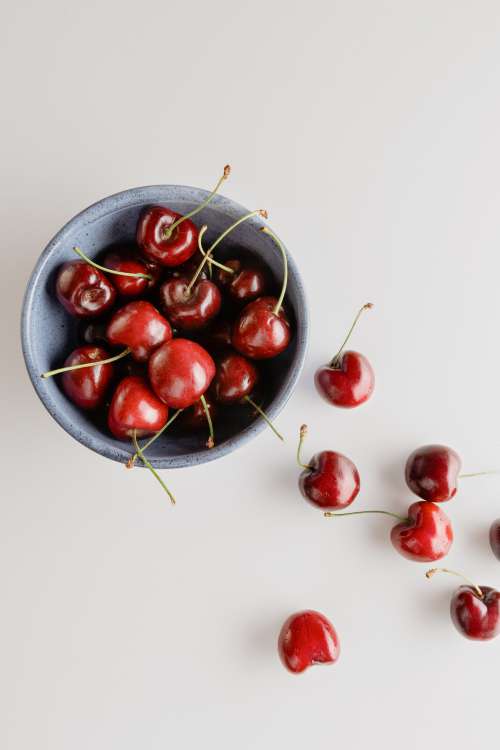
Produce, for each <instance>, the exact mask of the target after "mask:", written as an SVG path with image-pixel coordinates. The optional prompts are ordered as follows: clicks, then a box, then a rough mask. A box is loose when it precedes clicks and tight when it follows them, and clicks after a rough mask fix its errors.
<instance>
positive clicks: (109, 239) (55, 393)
mask: <svg viewBox="0 0 500 750" xmlns="http://www.w3.org/2000/svg"><path fill="white" fill-rule="evenodd" d="M207 195H208V193H207V191H206V190H201V189H199V188H192V187H185V186H182V185H151V186H148V187H139V188H132V189H131V190H125V191H124V192H122V193H117V194H116V195H111V196H109V197H107V198H104V199H103V200H101V201H99V202H98V203H94V204H93V205H92V206H90V207H89V208H87V209H85V210H84V211H82V212H81V213H79V214H78V215H77V216H75V217H74V218H73V219H71V221H69V222H68V223H67V224H66V225H65V226H64V227H63V228H62V229H61V231H60V232H58V233H57V234H56V236H55V237H54V238H53V239H52V240H51V242H49V244H48V245H47V247H46V248H45V250H44V251H43V253H42V255H41V256H40V258H39V260H38V262H37V264H36V266H35V269H34V271H33V273H32V275H31V278H30V280H29V283H28V287H27V290H26V294H25V297H24V303H23V310H22V320H21V336H22V347H23V354H24V358H25V361H26V367H27V369H28V372H29V375H30V378H31V381H32V383H33V386H34V388H35V390H36V392H37V394H38V396H39V397H40V399H41V401H42V403H43V404H44V406H45V407H46V409H47V410H48V412H49V413H50V414H51V415H52V416H53V417H54V419H55V420H56V421H57V422H58V423H59V424H60V425H61V427H62V428H63V429H64V430H66V432H68V433H69V434H70V435H72V436H73V437H74V438H75V439H76V440H78V441H79V442H80V443H82V444H83V445H85V446H87V447H88V448H90V449H91V450H93V451H96V452H97V453H99V454H101V455H102V456H106V457H107V458H111V459H113V460H114V461H119V462H120V463H125V462H126V461H127V460H128V459H129V457H130V454H131V450H130V446H128V445H127V444H126V443H122V442H121V441H119V440H116V439H115V438H113V436H112V435H110V434H109V433H108V431H107V429H106V428H105V427H102V426H99V425H98V424H96V423H95V422H93V421H92V420H91V419H90V418H89V416H88V414H85V413H83V412H82V411H80V409H78V408H77V407H76V406H75V405H74V404H72V403H71V401H69V399H68V398H67V396H66V395H65V394H64V391H63V390H62V387H61V383H60V381H59V380H58V378H57V377H56V378H49V379H47V380H44V379H42V378H41V377H40V374H41V373H42V372H45V371H46V370H49V369H51V368H53V367H56V366H59V365H61V364H62V363H63V362H64V360H65V359H66V357H67V356H68V353H69V352H70V351H71V350H72V349H75V348H76V346H77V345H78V343H79V340H78V338H77V331H76V329H77V323H76V322H75V319H74V318H71V317H70V316H69V315H68V314H67V312H66V311H65V310H64V308H63V307H62V306H61V305H60V303H59V302H58V300H57V298H56V296H55V291H54V285H55V277H56V274H57V270H58V268H59V266H60V265H61V263H64V262H65V261H69V260H74V258H75V256H74V253H73V251H72V247H73V246H74V245H78V246H80V247H81V248H82V250H84V252H86V253H87V254H88V255H89V256H90V257H95V256H96V255H97V253H99V252H100V251H101V250H103V249H104V248H106V247H109V246H114V245H117V244H119V243H122V242H123V243H124V244H129V243H131V242H134V241H135V231H136V224H137V220H138V217H139V214H140V213H141V211H142V209H143V208H144V207H145V206H148V205H158V204H163V205H165V206H169V207H171V208H173V209H174V210H176V211H179V212H180V213H186V212H187V211H189V210H190V209H192V208H194V207H195V206H196V205H197V204H199V203H200V202H201V201H202V200H203V199H204V198H206V196H207ZM245 213H248V210H247V209H246V208H244V207H243V206H240V205H239V204H237V203H235V202H234V201H232V200H229V199H228V198H224V197H222V196H216V198H215V199H214V200H213V202H212V203H211V204H210V205H209V206H207V207H206V208H205V209H204V210H203V211H201V212H200V213H199V214H198V215H197V216H196V224H197V226H201V225H202V224H208V226H209V231H208V232H207V235H208V237H207V241H211V239H212V237H214V238H215V237H216V236H217V235H218V234H219V233H220V232H222V231H223V230H224V229H225V228H226V227H227V226H228V225H229V224H231V223H232V222H234V221H235V220H236V219H238V218H240V217H241V216H242V215H243V214H245ZM262 225H263V222H262V220H261V219H260V218H259V217H253V218H252V219H250V220H249V221H247V222H245V223H244V224H241V225H240V226H239V227H238V228H237V229H236V230H235V231H234V232H233V234H232V241H231V244H232V248H233V257H234V246H235V245H236V244H237V245H238V246H239V247H243V248H247V249H248V250H250V251H253V252H254V253H255V254H256V255H258V256H259V257H260V258H261V259H262V261H263V262H264V263H265V264H266V265H267V266H268V267H269V268H270V269H271V271H272V273H273V275H274V276H275V278H276V279H278V280H279V279H281V276H282V260H281V257H280V253H279V251H278V249H277V248H276V246H275V245H274V243H273V241H272V239H271V238H270V237H269V236H267V235H265V234H264V232H260V231H258V230H259V227H261V226H262ZM288 263H289V282H288V290H287V294H286V298H285V306H286V308H287V311H289V312H290V313H291V315H292V318H293V319H294V324H293V325H294V335H293V338H292V341H291V343H290V346H289V347H288V349H287V350H286V351H285V352H283V354H281V355H280V356H279V357H277V358H276V360H275V361H274V362H273V363H272V368H273V370H272V372H270V379H271V381H272V386H271V395H270V399H269V401H268V403H266V405H265V408H266V412H267V414H268V415H269V417H270V418H271V419H275V418H276V417H277V415H278V414H279V412H280V411H281V409H282V408H283V407H284V406H285V404H286V402H287V401H288V399H289V397H290V395H291V394H292V391H293V389H294V387H295V384H296V382H297V379H298V377H299V375H300V372H301V370H302V366H303V364H304V358H305V353H306V343H307V335H308V314H307V305H306V299H305V293H304V288H303V285H302V281H301V279H300V275H299V272H298V270H297V267H296V265H295V263H294V261H293V259H292V258H291V257H290V255H288ZM271 376H272V377H271ZM264 428H265V423H264V422H263V420H261V419H255V421H253V422H251V423H250V424H247V425H246V426H243V427H241V426H237V427H235V428H231V425H225V426H224V429H220V430H219V431H218V433H217V431H216V434H217V438H218V440H217V445H216V446H215V448H212V449H211V450H208V449H207V448H205V447H204V441H203V440H200V435H197V434H186V435H178V434H173V433H171V432H169V431H168V430H167V431H166V432H165V434H164V435H163V436H162V437H161V438H160V439H159V440H157V441H156V443H154V444H153V445H152V446H151V449H150V450H149V451H148V456H149V460H150V461H151V463H152V464H153V466H155V467H156V468H165V469H166V468H176V467H186V466H193V465H196V464H201V463H204V462H206V461H213V460H215V459H217V458H220V457H221V456H225V455H227V454H228V453H230V452H231V451H233V450H235V449H236V448H238V447H240V446H241V445H243V444H244V443H246V442H247V441H248V440H250V439H251V438H253V437H255V436H256V435H258V433H259V432H261V430H263V429H264ZM137 465H139V464H137Z"/></svg>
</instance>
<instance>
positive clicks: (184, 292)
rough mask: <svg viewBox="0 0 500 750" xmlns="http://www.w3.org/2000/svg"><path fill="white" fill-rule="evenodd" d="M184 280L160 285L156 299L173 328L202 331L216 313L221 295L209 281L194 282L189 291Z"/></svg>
mask: <svg viewBox="0 0 500 750" xmlns="http://www.w3.org/2000/svg"><path fill="white" fill-rule="evenodd" d="M189 284H190V281H189V279H187V278H186V277H179V278H174V279H169V280H168V281H165V283H164V284H162V286H161V289H160V298H161V302H162V305H163V309H164V310H165V312H166V314H167V315H168V318H169V320H170V322H171V323H172V325H173V326H174V328H177V329H179V330H180V331H194V330H197V329H199V328H204V327H205V326H206V325H207V324H208V323H209V322H210V320H212V318H215V316H216V315H217V314H218V312H219V310H220V307H221V302H222V299H221V294H220V292H219V289H218V288H217V287H216V285H215V284H214V283H213V282H212V281H208V280H206V279H205V280H202V281H196V282H195V284H194V285H193V286H192V288H190V286H189Z"/></svg>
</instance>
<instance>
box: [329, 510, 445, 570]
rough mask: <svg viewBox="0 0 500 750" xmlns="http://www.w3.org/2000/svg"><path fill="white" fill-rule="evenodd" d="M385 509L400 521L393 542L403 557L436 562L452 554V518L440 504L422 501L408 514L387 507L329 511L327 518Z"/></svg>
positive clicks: (389, 514) (392, 532)
mask: <svg viewBox="0 0 500 750" xmlns="http://www.w3.org/2000/svg"><path fill="white" fill-rule="evenodd" d="M365 513H381V514H383V515H386V516H392V517H393V518H396V519H398V520H399V521H400V523H397V524H396V525H395V526H393V528H392V529H391V542H392V544H393V547H394V549H396V550H397V551H398V552H399V553H400V554H401V555H403V557H406V558H408V560H415V561H416V562H434V561H435V560H440V559H441V558H442V557H444V556H445V555H447V554H448V552H449V550H450V547H451V545H452V543H453V529H452V526H451V521H450V519H449V518H448V516H447V515H446V513H444V512H443V511H442V510H441V508H440V507H439V505H436V504H435V503H431V502H428V501H427V502H423V501H421V500H420V501H418V502H416V503H412V505H410V507H409V508H408V515H407V516H406V517H403V516H399V515H398V514H397V513H390V512H389V511H386V510H358V511H349V512H348V513H332V512H330V511H326V512H325V513H324V515H325V516H326V517H327V518H334V517H337V516H359V515H364V514H365Z"/></svg>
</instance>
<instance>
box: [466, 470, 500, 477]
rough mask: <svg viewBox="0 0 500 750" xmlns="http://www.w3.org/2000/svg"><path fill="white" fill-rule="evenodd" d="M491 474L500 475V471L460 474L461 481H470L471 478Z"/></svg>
mask: <svg viewBox="0 0 500 750" xmlns="http://www.w3.org/2000/svg"><path fill="white" fill-rule="evenodd" d="M489 474H500V471H498V469H491V470H490V471H475V472H473V473H472V474H459V475H458V478H459V479H468V478H469V477H483V476H486V475H489Z"/></svg>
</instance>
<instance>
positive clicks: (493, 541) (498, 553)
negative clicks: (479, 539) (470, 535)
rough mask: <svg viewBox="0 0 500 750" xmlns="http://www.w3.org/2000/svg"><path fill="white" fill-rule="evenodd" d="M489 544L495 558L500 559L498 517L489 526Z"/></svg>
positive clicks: (499, 521) (499, 519)
mask: <svg viewBox="0 0 500 750" xmlns="http://www.w3.org/2000/svg"><path fill="white" fill-rule="evenodd" d="M490 546H491V551H492V552H493V554H494V555H495V557H496V558H497V560H500V518H497V519H496V521H493V523H492V524H491V526H490Z"/></svg>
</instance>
